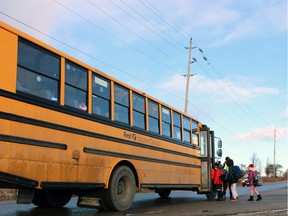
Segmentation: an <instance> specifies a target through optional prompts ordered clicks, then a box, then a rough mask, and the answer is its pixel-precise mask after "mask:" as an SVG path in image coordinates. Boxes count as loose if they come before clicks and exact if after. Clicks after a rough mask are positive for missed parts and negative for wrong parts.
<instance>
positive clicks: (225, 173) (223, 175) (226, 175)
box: [220, 169, 229, 181]
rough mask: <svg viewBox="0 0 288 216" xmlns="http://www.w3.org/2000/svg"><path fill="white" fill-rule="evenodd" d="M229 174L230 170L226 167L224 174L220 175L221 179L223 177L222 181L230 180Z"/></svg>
mask: <svg viewBox="0 0 288 216" xmlns="http://www.w3.org/2000/svg"><path fill="white" fill-rule="evenodd" d="M228 176H229V172H228V171H227V170H226V169H224V172H223V174H222V175H221V176H220V179H221V180H222V181H228Z"/></svg>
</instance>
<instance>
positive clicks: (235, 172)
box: [233, 166, 243, 179]
mask: <svg viewBox="0 0 288 216" xmlns="http://www.w3.org/2000/svg"><path fill="white" fill-rule="evenodd" d="M242 176H243V175H242V171H241V170H240V167H239V166H233V178H234V179H239V178H241V177H242Z"/></svg>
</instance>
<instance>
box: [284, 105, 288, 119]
mask: <svg viewBox="0 0 288 216" xmlns="http://www.w3.org/2000/svg"><path fill="white" fill-rule="evenodd" d="M283 117H284V118H286V119H287V118H288V107H286V110H284V112H283Z"/></svg>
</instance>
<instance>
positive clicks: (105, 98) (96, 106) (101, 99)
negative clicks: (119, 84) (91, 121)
mask: <svg viewBox="0 0 288 216" xmlns="http://www.w3.org/2000/svg"><path fill="white" fill-rule="evenodd" d="M92 88H93V90H92V92H93V100H92V103H93V108H92V112H93V113H94V114H96V115H100V116H103V117H107V118H110V81H109V80H107V79H105V78H103V77H100V76H98V75H96V74H93V77H92Z"/></svg>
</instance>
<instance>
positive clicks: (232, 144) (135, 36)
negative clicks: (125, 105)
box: [0, 0, 288, 173]
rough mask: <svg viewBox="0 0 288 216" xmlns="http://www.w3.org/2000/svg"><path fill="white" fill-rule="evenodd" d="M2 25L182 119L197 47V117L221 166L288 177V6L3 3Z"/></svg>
mask: <svg viewBox="0 0 288 216" xmlns="http://www.w3.org/2000/svg"><path fill="white" fill-rule="evenodd" d="M0 20H1V21H3V22H5V23H7V24H10V25H11V26H13V27H16V28H18V29H20V30H21V31H23V32H25V33H28V34H29V35H31V36H33V37H35V38H37V39H39V40H41V41H43V42H45V43H47V44H49V45H51V46H53V47H55V48H57V49H59V50H61V51H62V52H64V53H67V54H69V55H70V56H73V57H75V58H77V59H80V60H81V61H83V62H85V63H87V64H89V65H91V66H93V67H95V68H97V69H99V70H101V71H103V72H105V73H106V74H108V75H110V76H112V77H115V78H116V79H118V80H121V81H123V82H125V83H127V84H129V85H130V86H133V87H135V88H137V89H139V90H141V91H143V92H146V93H148V94H149V95H151V96H153V97H155V98H157V99H159V100H161V101H163V102H165V103H166V104H169V105H171V106H173V107H175V108H177V109H180V110H184V104H185V88H186V77H184V76H183V75H186V74H187V72H188V55H189V50H188V49H187V47H189V40H190V38H192V47H193V49H192V57H193V58H194V59H195V60H193V62H189V63H190V73H191V75H193V76H191V77H190V84H189V103H188V113H189V114H190V115H191V116H193V117H195V118H196V119H198V120H199V121H200V122H201V123H203V124H206V125H207V126H208V127H210V128H211V129H212V130H214V131H215V135H216V136H217V137H219V138H221V140H222V143H223V157H222V159H221V160H222V161H224V158H225V157H226V156H229V157H230V158H232V159H233V160H234V163H235V164H237V165H241V164H244V165H247V166H248V165H249V164H250V163H251V162H252V156H253V154H254V155H256V156H257V158H259V160H260V164H259V165H258V169H261V170H262V173H263V171H264V168H265V166H266V164H267V163H270V164H273V162H274V147H275V162H276V164H280V165H282V166H283V169H282V171H285V170H286V169H287V168H288V161H287V159H286V157H287V153H288V151H287V145H288V140H287V137H288V125H287V121H288V106H287V97H288V95H287V1H283V0H253V1H250V0H203V1H200V0H169V1H165V0H155V1H152V0H106V1H101V0H75V1H69V0H41V1H39V0H25V1H24V0H22V1H21V0H0ZM201 51H202V52H201Z"/></svg>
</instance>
